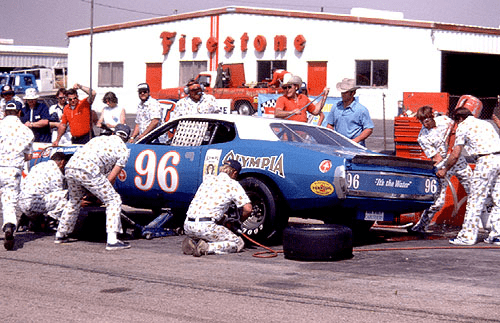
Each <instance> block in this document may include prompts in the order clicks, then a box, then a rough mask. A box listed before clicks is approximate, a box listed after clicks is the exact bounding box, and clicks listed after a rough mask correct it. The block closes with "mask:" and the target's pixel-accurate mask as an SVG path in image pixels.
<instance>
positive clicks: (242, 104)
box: [158, 63, 283, 115]
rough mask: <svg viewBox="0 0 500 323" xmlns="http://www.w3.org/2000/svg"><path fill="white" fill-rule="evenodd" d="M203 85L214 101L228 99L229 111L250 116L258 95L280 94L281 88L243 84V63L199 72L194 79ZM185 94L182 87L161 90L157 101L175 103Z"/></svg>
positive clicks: (262, 83)
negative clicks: (163, 100) (164, 100)
mask: <svg viewBox="0 0 500 323" xmlns="http://www.w3.org/2000/svg"><path fill="white" fill-rule="evenodd" d="M195 80H197V81H198V83H200V84H203V86H204V87H205V93H208V94H212V95H213V96H215V98H216V99H230V100H231V110H232V111H237V112H238V113H239V114H245V115H251V114H254V113H255V112H256V111H257V108H258V107H257V104H258V95H259V93H265V94H269V93H272V94H276V93H282V92H283V91H282V89H281V88H279V87H278V88H270V87H268V83H267V82H260V83H256V84H252V85H247V84H246V83H245V70H244V67H243V63H235V64H222V63H221V64H219V67H218V68H217V71H207V72H201V73H200V74H198V75H197V76H196V77H195ZM185 96H186V94H185V93H184V87H177V88H169V89H161V90H160V91H159V92H158V99H159V100H162V99H167V100H173V101H177V100H179V99H181V98H183V97H185Z"/></svg>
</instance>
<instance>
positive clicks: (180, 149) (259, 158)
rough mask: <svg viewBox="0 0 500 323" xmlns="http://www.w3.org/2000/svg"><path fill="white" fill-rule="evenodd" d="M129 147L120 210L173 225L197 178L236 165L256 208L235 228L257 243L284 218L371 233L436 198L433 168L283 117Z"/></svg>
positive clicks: (200, 119) (211, 126)
mask: <svg viewBox="0 0 500 323" xmlns="http://www.w3.org/2000/svg"><path fill="white" fill-rule="evenodd" d="M127 146H128V148H130V158H129V161H128V164H127V166H126V167H125V168H124V169H123V171H122V173H121V174H120V176H119V177H118V180H117V181H116V184H115V186H116V189H117V191H118V192H119V193H120V195H121V196H122V200H123V203H124V204H125V205H128V206H131V207H135V208H142V209H151V210H153V211H155V212H157V213H159V212H161V211H160V210H161V209H164V208H169V209H171V210H172V212H173V214H174V218H177V221H178V223H182V220H183V219H184V217H185V213H186V210H187V208H188V206H189V204H190V202H191V200H192V198H193V197H194V194H195V193H196V190H197V188H198V186H199V185H200V184H201V182H202V180H203V176H204V175H205V174H217V172H218V168H219V167H220V166H221V165H222V163H223V162H224V161H226V160H228V159H236V160H238V161H239V162H240V163H241V165H242V171H241V173H240V178H239V181H240V183H241V184H242V186H243V187H244V188H245V190H246V192H247V194H248V195H249V197H250V199H251V201H252V206H253V211H252V215H251V216H250V217H249V219H248V220H247V221H245V222H244V223H243V224H242V230H243V232H244V233H246V234H247V235H248V236H250V237H253V238H254V239H257V240H260V241H264V240H267V239H269V238H271V237H273V236H279V235H280V234H281V231H282V230H283V229H284V227H285V226H286V223H287V222H288V218H289V217H291V216H298V217H302V218H314V219H320V220H323V221H325V222H326V223H339V224H345V225H349V226H351V227H354V226H356V225H357V226H358V227H363V226H364V227H365V228H369V227H370V226H371V224H373V222H374V221H392V220H394V219H395V218H396V217H397V216H398V215H399V214H402V213H410V212H416V211H421V210H423V209H426V208H428V207H429V206H430V205H432V203H433V201H434V195H435V194H436V192H438V191H439V181H438V179H437V178H436V176H435V173H434V167H433V165H432V162H430V161H422V160H415V159H404V158H400V157H395V156H387V155H382V154H378V153H375V152H373V151H370V150H367V149H366V148H364V147H362V146H360V145H358V144H356V143H354V142H353V141H351V140H349V139H347V138H345V137H343V136H342V135H340V134H338V133H336V132H335V131H332V130H330V129H327V128H324V127H318V126H314V125H310V124H306V123H300V122H294V121H287V120H283V119H274V118H262V117H252V116H242V115H196V116H184V117H181V118H177V119H172V120H170V121H169V122H167V123H165V124H163V125H161V126H160V127H158V128H157V129H155V130H154V131H153V132H151V133H150V134H149V135H148V136H146V137H144V138H142V139H141V140H140V141H138V142H137V143H135V144H127ZM58 149H63V150H68V151H69V152H71V151H74V147H66V148H62V147H60V148H58ZM360 224H361V225H360ZM363 224H365V225H363Z"/></svg>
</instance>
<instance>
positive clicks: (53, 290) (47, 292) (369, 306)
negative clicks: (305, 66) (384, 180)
mask: <svg viewBox="0 0 500 323" xmlns="http://www.w3.org/2000/svg"><path fill="white" fill-rule="evenodd" d="M85 220H86V219H83V220H82V219H80V221H85ZM292 221H294V222H303V221H306V220H302V219H292ZM85 228H87V229H85ZM79 230H81V231H82V230H83V231H84V230H90V231H92V233H93V235H92V236H93V237H94V238H93V239H89V238H88V237H89V236H88V235H87V238H82V235H81V234H82V232H80V236H78V237H79V240H76V239H74V240H72V242H71V243H68V244H63V245H56V244H54V243H53V240H54V237H53V234H52V233H35V232H23V233H18V234H17V235H16V244H15V248H14V250H13V251H6V250H3V248H2V250H0V272H1V273H2V279H1V280H0V295H1V297H0V307H1V308H2V321H3V322H35V321H36V322H68V321H70V322H143V321H151V322H238V321H239V322H259V321H260V322H283V321H289V322H499V321H500V317H499V314H500V309H499V308H500V306H499V305H500V300H499V298H498V294H499V291H500V288H499V287H500V286H499V285H500V271H499V270H498V264H499V262H500V250H498V248H499V247H496V246H495V247H493V246H491V245H487V244H485V243H478V244H477V245H475V246H472V247H457V246H452V245H450V244H449V243H448V239H449V238H450V237H453V236H454V235H455V234H456V228H443V227H433V228H431V231H430V232H429V234H428V235H427V236H424V237H415V236H409V235H408V234H407V233H406V230H403V229H397V228H380V227H379V228H372V229H371V230H370V232H369V233H368V234H367V235H365V236H364V237H363V239H362V241H358V242H356V243H355V246H354V250H353V256H352V258H350V259H344V260H340V261H319V262H305V261H296V260H289V259H285V258H284V256H283V254H282V253H279V251H280V250H281V249H282V246H281V245H276V246H272V248H273V249H274V250H276V251H278V253H277V256H276V257H274V258H257V257H255V256H254V255H255V253H256V252H259V251H264V249H262V248H260V247H257V246H255V245H250V244H247V246H246V248H245V249H244V250H243V252H241V253H238V254H229V255H219V256H215V255H209V256H202V257H200V258H196V257H193V256H188V255H184V254H182V252H181V243H182V240H183V239H184V237H185V236H183V235H180V236H169V237H163V238H156V239H152V240H146V239H134V238H132V237H131V235H124V236H123V238H124V239H125V240H128V241H129V242H130V243H131V245H132V248H131V249H127V250H121V251H106V250H105V240H104V236H105V235H104V225H102V226H99V227H98V226H96V225H94V226H93V227H92V226H87V227H85V226H80V228H79ZM128 231H130V230H128ZM97 232H100V235H99V234H97V235H96V233H97ZM87 233H88V232H87ZM485 234H486V233H485V232H481V237H484V236H485ZM0 241H2V240H0Z"/></svg>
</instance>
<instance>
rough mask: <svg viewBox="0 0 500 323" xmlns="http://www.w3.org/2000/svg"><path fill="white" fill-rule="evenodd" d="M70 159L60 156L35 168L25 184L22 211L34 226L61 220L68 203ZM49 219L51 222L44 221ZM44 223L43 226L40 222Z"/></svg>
mask: <svg viewBox="0 0 500 323" xmlns="http://www.w3.org/2000/svg"><path fill="white" fill-rule="evenodd" d="M68 160H69V156H68V155H65V154H64V153H62V152H56V153H54V154H53V155H52V157H51V158H50V160H48V161H45V162H41V163H39V164H36V165H35V166H33V168H32V169H31V170H30V172H29V173H28V175H27V176H26V177H25V178H24V179H23V180H22V181H21V194H20V195H19V209H20V210H21V212H23V214H24V215H26V216H27V218H28V219H29V220H30V221H31V222H32V223H45V222H46V220H51V219H53V220H59V218H60V217H61V214H62V211H63V209H64V207H65V206H66V203H67V201H68V198H67V195H68V190H67V189H65V179H64V167H65V166H66V163H67V161H68ZM45 215H47V216H48V217H49V218H48V219H43V218H42V217H44V216H45ZM40 221H41V222H40Z"/></svg>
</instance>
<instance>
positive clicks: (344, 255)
mask: <svg viewBox="0 0 500 323" xmlns="http://www.w3.org/2000/svg"><path fill="white" fill-rule="evenodd" d="M283 253H284V256H285V258H286V259H290V260H304V261H332V260H343V259H349V258H352V230H351V229H350V228H349V227H346V226H343V225H338V224H294V225H290V226H288V227H286V228H285V230H283Z"/></svg>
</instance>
